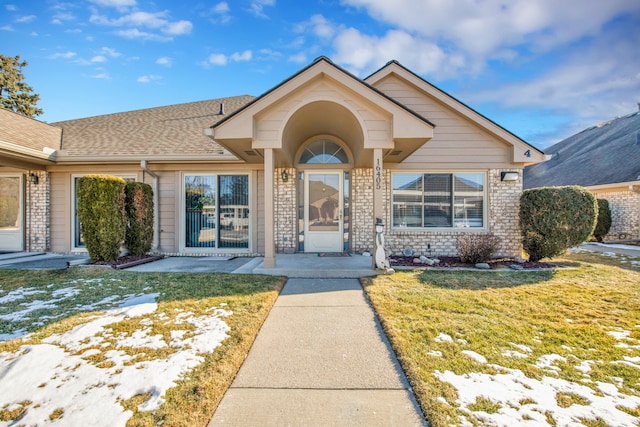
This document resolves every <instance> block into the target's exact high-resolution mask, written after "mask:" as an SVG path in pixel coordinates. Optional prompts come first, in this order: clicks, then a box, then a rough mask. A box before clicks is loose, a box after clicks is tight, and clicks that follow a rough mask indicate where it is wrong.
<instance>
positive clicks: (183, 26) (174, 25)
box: [89, 11, 193, 41]
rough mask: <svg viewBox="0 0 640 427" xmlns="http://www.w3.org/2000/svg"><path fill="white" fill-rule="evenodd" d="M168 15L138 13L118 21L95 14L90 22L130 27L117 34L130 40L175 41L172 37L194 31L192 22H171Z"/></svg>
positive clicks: (162, 13)
mask: <svg viewBox="0 0 640 427" xmlns="http://www.w3.org/2000/svg"><path fill="white" fill-rule="evenodd" d="M167 15H168V12H167V11H163V12H154V13H151V12H144V11H136V12H132V13H129V14H127V15H124V16H121V17H119V18H116V19H110V18H109V17H107V16H106V15H103V14H99V13H96V12H94V13H92V15H91V16H90V18H89V22H91V23H93V24H98V25H107V26H113V27H130V28H127V29H123V30H118V31H116V32H115V34H116V35H119V36H121V37H125V38H129V39H143V40H156V41H169V40H172V39H173V37H172V36H177V35H183V34H189V33H190V32H191V30H192V29H193V24H192V23H191V21H187V20H180V21H173V22H171V21H169V20H168V19H167ZM141 28H145V29H148V30H155V31H160V33H161V34H159V33H153V32H150V31H147V30H141Z"/></svg>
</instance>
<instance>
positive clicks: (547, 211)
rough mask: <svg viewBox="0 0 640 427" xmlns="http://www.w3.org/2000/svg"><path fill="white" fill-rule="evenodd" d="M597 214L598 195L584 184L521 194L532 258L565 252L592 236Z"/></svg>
mask: <svg viewBox="0 0 640 427" xmlns="http://www.w3.org/2000/svg"><path fill="white" fill-rule="evenodd" d="M597 216H598V204H597V202H596V198H595V197H594V196H593V194H591V193H589V192H588V191H587V190H585V189H584V188H582V187H578V186H566V187H544V188H533V189H529V190H525V191H524V192H523V193H522V196H521V197H520V231H521V233H522V244H523V247H524V249H525V251H527V253H528V254H529V258H530V260H531V261H539V260H541V259H542V258H552V257H555V256H558V255H562V254H563V253H564V252H565V251H566V250H567V249H569V248H571V247H573V246H576V245H579V244H580V243H582V242H585V241H586V240H587V239H589V236H591V234H592V233H593V230H594V227H595V225H596V218H597Z"/></svg>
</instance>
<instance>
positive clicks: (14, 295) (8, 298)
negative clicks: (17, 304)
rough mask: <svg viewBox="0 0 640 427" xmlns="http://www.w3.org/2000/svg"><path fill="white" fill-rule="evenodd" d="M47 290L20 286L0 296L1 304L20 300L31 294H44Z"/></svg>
mask: <svg viewBox="0 0 640 427" xmlns="http://www.w3.org/2000/svg"><path fill="white" fill-rule="evenodd" d="M43 293H45V291H40V290H37V289H34V288H19V289H16V290H14V291H11V292H9V293H8V294H7V295H5V296H3V297H0V304H6V303H8V302H13V301H18V300H21V299H24V298H25V297H27V296H29V295H36V294H43Z"/></svg>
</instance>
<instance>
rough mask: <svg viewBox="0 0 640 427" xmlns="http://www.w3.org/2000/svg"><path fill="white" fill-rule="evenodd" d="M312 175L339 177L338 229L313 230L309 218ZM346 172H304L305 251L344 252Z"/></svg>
mask: <svg viewBox="0 0 640 427" xmlns="http://www.w3.org/2000/svg"><path fill="white" fill-rule="evenodd" d="M311 175H334V176H336V177H337V178H338V188H337V190H338V212H337V214H338V215H337V223H338V229H337V230H330V231H326V230H321V231H318V230H312V229H311V227H312V224H311V221H310V220H309V211H310V209H309V207H310V204H309V194H310V191H309V182H310V177H311ZM343 210H344V173H343V171H341V170H322V169H313V170H307V171H305V174H304V236H305V238H304V251H305V252H342V250H343V247H344V220H343Z"/></svg>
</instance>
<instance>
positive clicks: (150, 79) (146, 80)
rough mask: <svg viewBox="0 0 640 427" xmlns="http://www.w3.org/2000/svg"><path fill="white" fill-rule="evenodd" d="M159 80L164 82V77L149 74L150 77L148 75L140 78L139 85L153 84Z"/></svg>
mask: <svg viewBox="0 0 640 427" xmlns="http://www.w3.org/2000/svg"><path fill="white" fill-rule="evenodd" d="M158 80H162V76H158V75H155V74H149V75H146V76H140V77H138V80H137V82H138V83H151V82H154V81H158Z"/></svg>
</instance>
